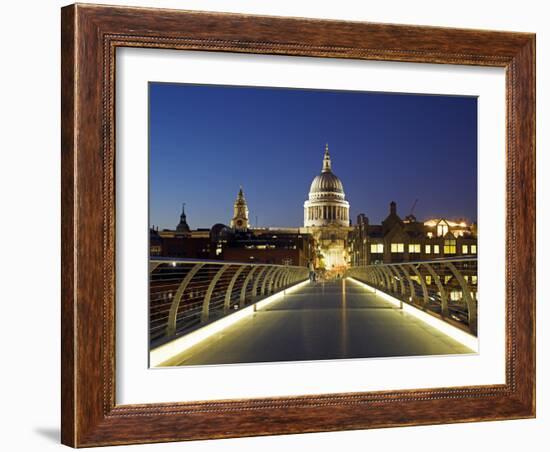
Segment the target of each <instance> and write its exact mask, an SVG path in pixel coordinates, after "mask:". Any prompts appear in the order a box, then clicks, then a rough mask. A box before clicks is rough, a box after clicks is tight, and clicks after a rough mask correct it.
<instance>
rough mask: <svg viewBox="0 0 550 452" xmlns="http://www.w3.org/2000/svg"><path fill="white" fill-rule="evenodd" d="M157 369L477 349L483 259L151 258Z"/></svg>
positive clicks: (152, 339) (151, 310) (151, 341)
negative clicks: (339, 264)
mask: <svg viewBox="0 0 550 452" xmlns="http://www.w3.org/2000/svg"><path fill="white" fill-rule="evenodd" d="M149 276H150V281H149V290H150V298H149V346H150V366H151V367H162V366H180V365H206V364H226V363H254V362H274V361H298V360H319V359H339V358H375V357H396V356H422V355H448V354H463V353H475V352H476V351H477V258H476V257H471V258H470V257H463V258H456V259H438V260H433V261H419V262H402V263H391V264H375V265H367V266H359V267H351V268H349V269H348V270H347V272H346V273H345V274H344V275H342V277H341V278H338V279H331V280H326V281H323V280H321V281H316V282H311V281H310V280H309V272H308V270H307V269H306V268H305V267H298V266H291V265H268V264H251V263H236V262H235V263H234V262H225V261H214V260H191V259H169V258H158V259H157V258H152V259H151V260H150V263H149Z"/></svg>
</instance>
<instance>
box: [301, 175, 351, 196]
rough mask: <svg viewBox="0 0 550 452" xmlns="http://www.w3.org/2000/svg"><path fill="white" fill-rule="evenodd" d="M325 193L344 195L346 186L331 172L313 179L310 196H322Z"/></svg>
mask: <svg viewBox="0 0 550 452" xmlns="http://www.w3.org/2000/svg"><path fill="white" fill-rule="evenodd" d="M323 192H333V193H341V194H344V186H343V185H342V182H341V181H340V179H338V176H336V174H334V173H333V172H332V171H331V172H328V171H327V172H324V173H321V174H319V175H318V176H316V177H315V179H313V182H312V183H311V187H310V189H309V194H310V195H313V194H321V193H323Z"/></svg>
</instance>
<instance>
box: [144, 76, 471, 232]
mask: <svg viewBox="0 0 550 452" xmlns="http://www.w3.org/2000/svg"><path fill="white" fill-rule="evenodd" d="M149 90H150V91H149V99H150V173H149V174H150V176H149V177H150V181H149V183H150V187H149V193H150V199H149V202H150V204H149V206H150V223H151V224H153V225H157V226H159V227H160V228H161V229H162V228H174V227H175V226H176V224H177V223H178V220H179V214H180V210H181V203H182V202H185V203H186V213H187V220H188V223H189V225H190V226H191V228H193V229H194V228H199V227H211V226H212V225H213V224H215V223H224V224H229V222H230V219H231V216H232V208H233V202H234V200H235V197H236V194H237V192H238V190H239V185H241V184H242V186H243V189H244V193H245V197H246V199H247V202H248V207H249V210H250V221H251V223H252V225H253V226H254V225H255V224H256V216H257V217H258V225H259V226H301V225H302V223H303V203H304V200H306V199H307V193H308V191H309V186H310V184H311V181H312V179H313V178H314V177H315V176H316V175H317V174H319V173H320V171H321V165H322V157H323V152H324V147H325V143H326V142H328V144H329V149H330V153H331V157H332V168H333V171H334V173H335V174H336V175H337V176H338V177H340V179H341V180H342V182H343V184H344V190H345V192H346V199H347V200H348V201H349V202H350V205H351V212H350V214H351V218H352V220H353V222H354V223H355V217H356V215H357V214H359V213H366V214H367V216H368V217H369V219H370V222H371V224H374V223H379V222H380V221H381V220H383V219H384V218H385V217H386V216H387V213H388V209H389V207H388V205H389V202H390V201H392V200H395V201H396V202H397V210H398V213H399V214H400V215H401V216H402V217H404V216H405V215H407V214H408V213H409V210H410V208H411V206H412V204H413V202H414V200H415V199H416V198H418V204H417V206H416V209H415V215H416V217H417V218H418V219H419V220H424V219H427V218H431V217H449V218H458V217H464V218H467V219H469V220H471V221H475V220H476V219H477V99H476V98H473V97H456V96H427V95H411V94H387V93H367V92H351V91H322V90H299V89H278V88H250V87H228V86H197V85H185V84H161V83H150V84H149Z"/></svg>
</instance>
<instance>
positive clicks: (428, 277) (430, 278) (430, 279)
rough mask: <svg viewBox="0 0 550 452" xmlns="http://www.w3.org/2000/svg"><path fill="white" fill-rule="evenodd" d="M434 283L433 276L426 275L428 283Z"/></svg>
mask: <svg viewBox="0 0 550 452" xmlns="http://www.w3.org/2000/svg"><path fill="white" fill-rule="evenodd" d="M431 283H432V276H431V275H426V284H427V285H428V286H429V285H430V284H431Z"/></svg>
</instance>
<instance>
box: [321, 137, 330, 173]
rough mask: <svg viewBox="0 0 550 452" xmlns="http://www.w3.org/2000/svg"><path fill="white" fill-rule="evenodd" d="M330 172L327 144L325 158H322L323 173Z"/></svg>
mask: <svg viewBox="0 0 550 452" xmlns="http://www.w3.org/2000/svg"><path fill="white" fill-rule="evenodd" d="M331 171H332V164H331V161H330V154H329V152H328V143H327V144H326V145H325V156H324V157H323V173H329V172H331Z"/></svg>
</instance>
